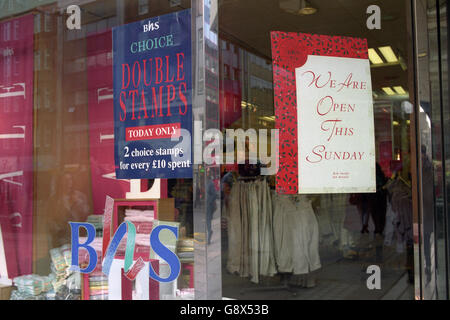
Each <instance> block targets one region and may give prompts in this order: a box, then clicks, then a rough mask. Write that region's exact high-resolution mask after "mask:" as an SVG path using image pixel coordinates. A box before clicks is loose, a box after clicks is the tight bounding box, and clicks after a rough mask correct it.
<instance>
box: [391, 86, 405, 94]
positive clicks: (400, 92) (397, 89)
mask: <svg viewBox="0 0 450 320" xmlns="http://www.w3.org/2000/svg"><path fill="white" fill-rule="evenodd" d="M393 88H394V91H395V92H397V93H398V94H406V91H405V90H403V87H402V86H395V87H393Z"/></svg>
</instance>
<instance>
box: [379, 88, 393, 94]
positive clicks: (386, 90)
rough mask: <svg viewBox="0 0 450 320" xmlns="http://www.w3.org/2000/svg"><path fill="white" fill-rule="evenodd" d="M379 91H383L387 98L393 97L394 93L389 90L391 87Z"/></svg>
mask: <svg viewBox="0 0 450 320" xmlns="http://www.w3.org/2000/svg"><path fill="white" fill-rule="evenodd" d="M381 90H383V91H384V93H386V94H387V95H388V96H393V95H395V92H394V91H393V90H392V89H391V87H383V88H381Z"/></svg>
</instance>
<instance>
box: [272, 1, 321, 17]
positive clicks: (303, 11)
mask: <svg viewBox="0 0 450 320" xmlns="http://www.w3.org/2000/svg"><path fill="white" fill-rule="evenodd" d="M279 5H280V8H281V9H282V10H284V11H286V12H289V13H292V14H296V15H301V16H306V15H311V14H314V13H316V12H317V8H314V7H313V6H312V5H311V3H309V1H307V0H280V2H279Z"/></svg>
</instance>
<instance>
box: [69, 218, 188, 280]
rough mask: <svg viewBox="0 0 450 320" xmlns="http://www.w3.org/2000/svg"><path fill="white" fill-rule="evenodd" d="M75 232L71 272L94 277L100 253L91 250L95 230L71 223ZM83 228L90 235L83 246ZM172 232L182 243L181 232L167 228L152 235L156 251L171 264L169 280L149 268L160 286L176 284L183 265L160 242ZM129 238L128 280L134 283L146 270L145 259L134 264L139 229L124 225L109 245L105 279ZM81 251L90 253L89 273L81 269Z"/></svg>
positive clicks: (127, 255)
mask: <svg viewBox="0 0 450 320" xmlns="http://www.w3.org/2000/svg"><path fill="white" fill-rule="evenodd" d="M69 224H70V228H71V239H72V262H71V267H70V269H71V270H73V271H78V272H81V273H91V272H92V271H94V269H95V267H96V265H97V259H98V256H97V252H96V251H95V249H94V248H93V247H92V246H90V244H91V243H92V241H94V239H95V227H94V226H93V225H92V224H90V223H79V222H69ZM80 228H84V229H86V231H87V240H86V242H85V243H80V241H79V232H80ZM164 229H166V230H169V231H170V232H172V233H173V234H174V235H175V238H176V239H178V228H177V227H172V226H167V225H159V226H157V227H155V228H154V229H153V230H152V232H151V233H150V236H149V238H150V246H151V248H152V249H153V251H154V252H155V253H156V254H157V255H158V256H159V257H161V259H163V260H164V261H166V262H167V263H168V264H169V267H170V274H169V276H168V277H167V278H161V277H159V275H157V274H156V272H155V271H154V270H153V267H152V265H151V264H149V277H150V278H152V279H154V280H156V281H159V282H172V281H174V280H176V279H177V278H178V276H179V274H180V269H181V264H180V260H179V259H178V256H177V255H176V254H175V253H173V252H172V251H171V250H170V249H169V248H167V247H166V246H165V245H164V244H162V243H161V241H160V240H159V234H160V232H161V231H162V230H164ZM125 235H127V240H126V241H127V243H126V250H125V261H124V271H125V276H126V277H127V278H128V279H130V280H134V279H135V278H136V276H137V274H138V273H139V271H140V270H141V269H142V268H143V267H144V261H143V259H142V258H141V257H139V258H138V259H137V261H136V262H135V263H134V264H133V255H134V247H135V239H136V227H135V226H134V224H133V223H131V222H129V221H125V222H123V223H122V224H121V225H120V226H119V227H118V228H117V230H116V232H115V233H114V236H113V237H112V239H111V241H110V242H109V245H108V248H107V250H106V252H105V253H104V257H103V261H102V272H103V273H104V274H105V275H109V271H110V268H111V264H112V262H113V260H114V256H115V254H116V251H117V248H118V247H119V243H120V241H121V240H122V239H123V238H124V236H125ZM80 248H84V249H86V250H87V252H88V254H89V265H88V266H87V267H86V268H85V269H81V268H80V267H79V263H78V252H79V250H80Z"/></svg>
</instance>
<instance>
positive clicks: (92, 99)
mask: <svg viewBox="0 0 450 320" xmlns="http://www.w3.org/2000/svg"><path fill="white" fill-rule="evenodd" d="M87 51H88V70H87V72H88V87H89V142H90V145H89V150H90V163H91V179H92V197H93V206H94V214H103V209H104V207H105V197H106V196H110V197H112V198H116V199H117V198H125V193H126V192H127V191H129V188H130V187H129V182H128V181H124V180H117V179H116V178H115V166H114V106H113V76H112V37H111V31H106V32H103V33H99V34H94V35H91V36H89V37H88V39H87Z"/></svg>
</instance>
